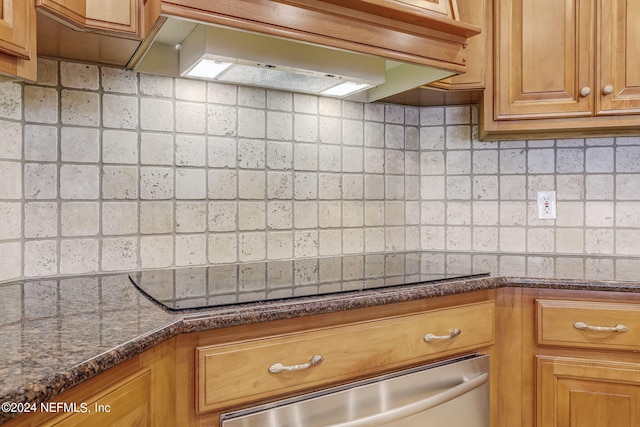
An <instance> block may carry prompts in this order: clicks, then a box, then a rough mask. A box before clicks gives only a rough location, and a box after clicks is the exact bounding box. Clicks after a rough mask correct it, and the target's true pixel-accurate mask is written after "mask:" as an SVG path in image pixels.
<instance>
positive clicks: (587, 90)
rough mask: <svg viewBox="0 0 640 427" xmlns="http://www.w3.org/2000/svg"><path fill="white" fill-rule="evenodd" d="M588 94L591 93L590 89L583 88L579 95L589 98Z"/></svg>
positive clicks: (587, 87)
mask: <svg viewBox="0 0 640 427" xmlns="http://www.w3.org/2000/svg"><path fill="white" fill-rule="evenodd" d="M590 93H591V88H590V87H589V86H585V87H583V88H582V89H580V95H582V96H589V94H590Z"/></svg>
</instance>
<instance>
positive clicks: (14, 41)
mask: <svg viewBox="0 0 640 427" xmlns="http://www.w3.org/2000/svg"><path fill="white" fill-rule="evenodd" d="M35 53H36V9H35V5H34V3H33V2H32V1H26V0H1V1H0V79H1V77H2V76H4V77H9V78H10V79H13V78H19V79H25V80H35V79H36V63H37V59H36V55H35Z"/></svg>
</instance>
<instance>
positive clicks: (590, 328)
mask: <svg viewBox="0 0 640 427" xmlns="http://www.w3.org/2000/svg"><path fill="white" fill-rule="evenodd" d="M573 327H574V328H576V329H580V330H581V331H598V332H627V331H628V330H629V329H628V328H627V327H626V326H625V325H620V324H618V325H616V326H613V327H611V326H590V325H587V324H586V323H584V322H576V323H574V324H573Z"/></svg>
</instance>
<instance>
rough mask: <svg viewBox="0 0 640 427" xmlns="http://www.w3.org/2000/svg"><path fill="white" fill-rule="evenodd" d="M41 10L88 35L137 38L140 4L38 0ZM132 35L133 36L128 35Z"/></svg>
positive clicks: (112, 0) (120, 0)
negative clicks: (98, 34) (103, 33)
mask: <svg viewBox="0 0 640 427" xmlns="http://www.w3.org/2000/svg"><path fill="white" fill-rule="evenodd" d="M37 1H38V5H39V6H40V7H41V9H42V10H44V11H46V12H48V13H50V14H52V15H55V16H57V17H59V18H61V19H62V20H64V21H66V22H68V23H69V24H70V25H71V26H73V27H80V28H81V29H86V30H88V31H96V32H108V33H119V34H122V35H136V34H137V31H138V0H109V1H95V0H37ZM129 33H131V34H129Z"/></svg>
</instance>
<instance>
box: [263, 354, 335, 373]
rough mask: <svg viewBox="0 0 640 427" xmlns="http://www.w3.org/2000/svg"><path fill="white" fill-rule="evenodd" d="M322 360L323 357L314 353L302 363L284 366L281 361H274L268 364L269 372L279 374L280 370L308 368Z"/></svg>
mask: <svg viewBox="0 0 640 427" xmlns="http://www.w3.org/2000/svg"><path fill="white" fill-rule="evenodd" d="M323 360H324V357H322V356H320V355H319V354H316V355H314V356H312V357H311V360H309V361H308V362H307V363H303V364H301V365H291V366H285V365H283V364H282V363H274V364H273V365H271V366H269V372H271V373H272V374H279V373H280V372H284V371H302V370H304V369H309V368H311V367H313V366H316V365H318V364H319V363H320V362H322V361H323Z"/></svg>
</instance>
